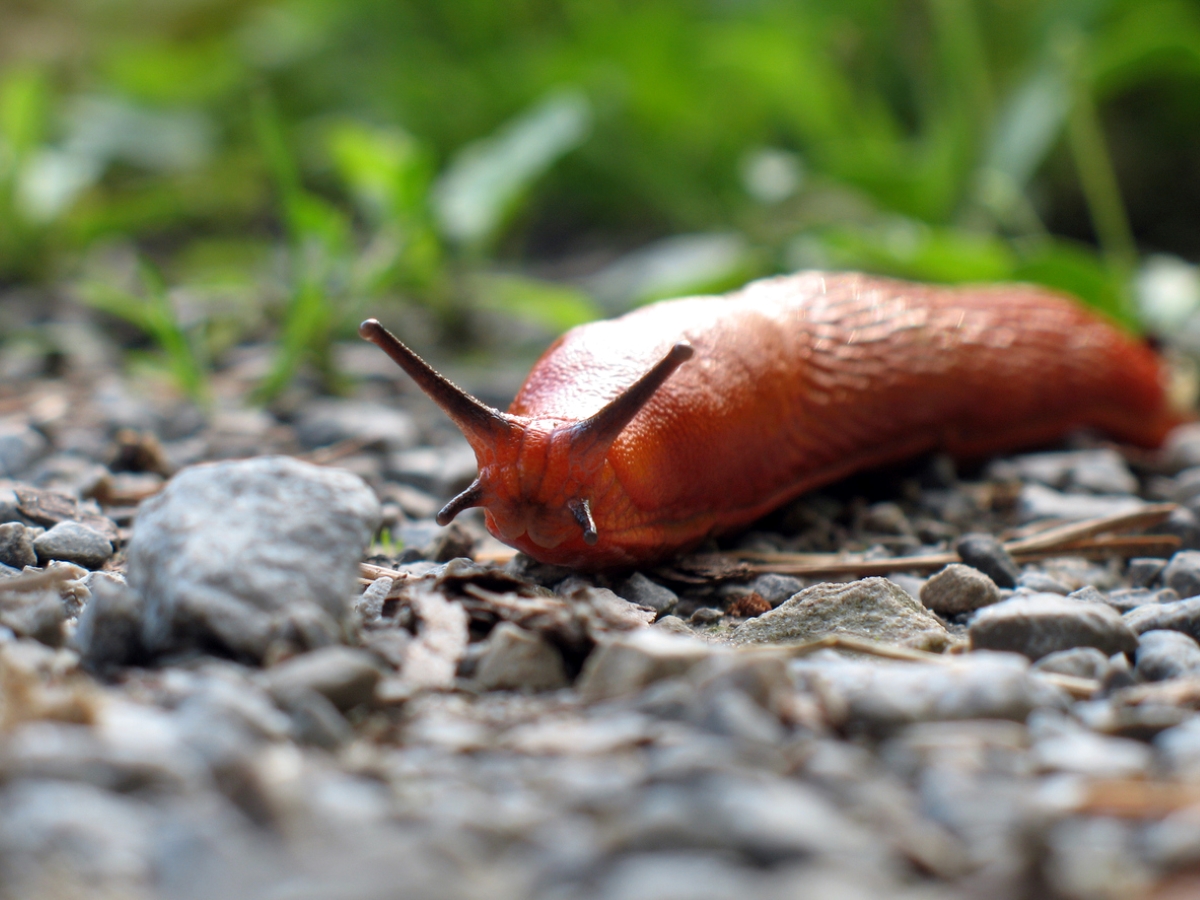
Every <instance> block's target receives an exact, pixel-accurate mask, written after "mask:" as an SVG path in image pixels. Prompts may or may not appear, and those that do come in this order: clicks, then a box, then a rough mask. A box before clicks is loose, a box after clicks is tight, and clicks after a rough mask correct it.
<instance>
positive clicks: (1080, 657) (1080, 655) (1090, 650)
mask: <svg viewBox="0 0 1200 900" xmlns="http://www.w3.org/2000/svg"><path fill="white" fill-rule="evenodd" d="M1033 668H1034V669H1035V670H1036V671H1038V672H1053V673H1056V674H1058V675H1070V676H1072V677H1073V678H1091V679H1094V680H1096V681H1099V680H1100V679H1102V678H1103V677H1104V676H1105V674H1107V672H1108V657H1107V656H1106V655H1105V654H1103V653H1101V652H1100V651H1099V650H1097V649H1096V648H1095V647H1074V648H1072V649H1070V650H1059V651H1057V652H1055V653H1049V654H1047V655H1046V656H1043V657H1042V658H1041V659H1039V660H1038V661H1037V662H1036V663H1034V666H1033Z"/></svg>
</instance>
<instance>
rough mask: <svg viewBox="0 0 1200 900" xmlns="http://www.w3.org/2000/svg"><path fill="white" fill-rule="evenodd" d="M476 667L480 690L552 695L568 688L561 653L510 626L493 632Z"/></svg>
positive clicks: (541, 640)
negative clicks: (535, 692) (562, 688)
mask: <svg viewBox="0 0 1200 900" xmlns="http://www.w3.org/2000/svg"><path fill="white" fill-rule="evenodd" d="M484 644H485V645H484V648H483V651H482V654H481V655H480V657H479V659H478V661H477V663H476V666H475V679H474V680H475V685H476V686H477V687H478V688H479V689H480V690H485V691H492V690H506V691H553V690H557V689H558V688H561V687H566V685H567V683H568V682H567V673H566V668H565V667H564V666H563V658H562V653H560V652H559V651H558V649H557V648H555V647H553V646H551V645H550V644H549V643H547V642H546V641H545V640H543V639H542V638H541V637H540V636H539V635H537V634H534V633H533V632H531V631H526V630H525V629H524V628H519V627H518V626H516V625H514V624H512V623H511V622H501V623H500V624H499V625H497V626H496V627H495V628H493V629H492V633H491V634H489V635H488V638H487V641H485V642H484Z"/></svg>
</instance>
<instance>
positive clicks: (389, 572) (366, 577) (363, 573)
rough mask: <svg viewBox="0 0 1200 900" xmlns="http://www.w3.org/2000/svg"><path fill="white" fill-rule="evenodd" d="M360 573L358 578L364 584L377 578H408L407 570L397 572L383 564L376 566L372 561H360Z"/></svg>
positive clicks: (399, 579) (397, 579)
mask: <svg viewBox="0 0 1200 900" xmlns="http://www.w3.org/2000/svg"><path fill="white" fill-rule="evenodd" d="M358 575H359V577H358V580H359V581H360V582H362V583H364V584H370V583H371V582H372V581H374V580H375V579H376V578H391V579H393V580H395V581H402V580H404V579H405V578H408V573H407V572H397V571H396V570H395V569H386V568H384V567H383V566H376V565H373V564H372V563H359V564H358Z"/></svg>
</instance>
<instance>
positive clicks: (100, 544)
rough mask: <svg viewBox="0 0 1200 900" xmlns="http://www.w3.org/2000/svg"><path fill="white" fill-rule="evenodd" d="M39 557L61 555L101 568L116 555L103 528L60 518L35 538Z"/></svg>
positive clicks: (90, 566) (43, 558)
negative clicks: (103, 532)
mask: <svg viewBox="0 0 1200 900" xmlns="http://www.w3.org/2000/svg"><path fill="white" fill-rule="evenodd" d="M33 549H34V552H36V553H37V556H38V560H39V561H41V562H42V564H43V565H44V564H45V563H48V562H50V561H51V560H55V559H59V560H64V561H66V562H72V563H75V564H76V565H79V566H83V567H84V568H87V569H98V568H100V567H101V566H102V565H104V564H105V563H106V562H108V560H109V559H110V558H111V557H112V555H113V545H112V543H110V542H109V540H108V538H106V537H105V536H104V535H102V534H101V533H100V532H98V531H95V530H94V529H92V528H88V526H86V525H82V524H80V523H79V522H59V523H58V524H57V525H55V526H54V527H53V528H51V529H50V530H49V531H47V532H46V533H45V534H40V535H38V536H37V537H36V538H35V539H34V541H33Z"/></svg>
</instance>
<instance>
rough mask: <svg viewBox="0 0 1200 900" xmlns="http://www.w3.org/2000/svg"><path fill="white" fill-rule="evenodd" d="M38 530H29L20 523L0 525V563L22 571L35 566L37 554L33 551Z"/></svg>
mask: <svg viewBox="0 0 1200 900" xmlns="http://www.w3.org/2000/svg"><path fill="white" fill-rule="evenodd" d="M39 532H40V529H35V528H29V527H27V526H25V525H22V524H21V523H20V522H6V523H5V524H3V525H0V563H4V565H6V566H12V567H13V568H14V569H23V568H25V567H26V566H36V565H37V553H36V552H35V551H34V549H33V541H34V538H36V537H37V536H38V534H39Z"/></svg>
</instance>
